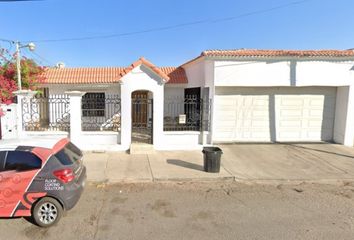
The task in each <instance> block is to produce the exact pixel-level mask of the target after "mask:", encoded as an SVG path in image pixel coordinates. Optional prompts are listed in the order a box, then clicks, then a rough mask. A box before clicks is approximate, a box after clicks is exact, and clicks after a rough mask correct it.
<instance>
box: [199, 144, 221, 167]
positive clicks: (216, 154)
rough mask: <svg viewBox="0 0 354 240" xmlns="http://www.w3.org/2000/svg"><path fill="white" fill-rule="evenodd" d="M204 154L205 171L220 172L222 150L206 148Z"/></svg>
mask: <svg viewBox="0 0 354 240" xmlns="http://www.w3.org/2000/svg"><path fill="white" fill-rule="evenodd" d="M202 152H203V154H204V171H206V172H212V173H218V172H220V161H221V154H222V150H221V149H220V148H218V147H204V148H203V151H202Z"/></svg>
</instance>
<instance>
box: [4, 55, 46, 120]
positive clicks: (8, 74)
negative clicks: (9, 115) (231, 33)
mask: <svg viewBox="0 0 354 240" xmlns="http://www.w3.org/2000/svg"><path fill="white" fill-rule="evenodd" d="M0 57H1V58H0V104H11V103H12V100H13V97H14V95H13V92H14V91H16V90H18V86H17V70H16V69H17V68H16V60H15V59H16V58H15V56H11V55H10V54H9V53H8V52H7V50H5V49H0ZM44 71H45V69H44V67H41V66H38V65H37V64H36V62H35V61H33V60H32V59H28V58H22V59H21V82H22V84H21V86H22V89H26V90H36V89H37V88H38V87H39V85H40V84H41V83H43V81H44V80H45V77H44V74H43V72H44ZM3 114H4V112H3V111H2V110H1V108H0V116H2V115H3Z"/></svg>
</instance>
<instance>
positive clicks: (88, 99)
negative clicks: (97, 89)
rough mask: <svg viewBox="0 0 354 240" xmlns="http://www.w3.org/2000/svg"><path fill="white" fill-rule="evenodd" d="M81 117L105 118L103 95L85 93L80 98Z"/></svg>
mask: <svg viewBox="0 0 354 240" xmlns="http://www.w3.org/2000/svg"><path fill="white" fill-rule="evenodd" d="M81 102H82V116H84V117H104V116H105V93H86V94H85V95H84V96H83V97H82V101H81Z"/></svg>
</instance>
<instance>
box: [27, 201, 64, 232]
mask: <svg viewBox="0 0 354 240" xmlns="http://www.w3.org/2000/svg"><path fill="white" fill-rule="evenodd" d="M62 214H63V207H62V206H61V205H60V203H59V202H58V201H57V200H55V199H53V198H49V197H45V198H42V199H41V200H39V201H38V202H37V203H36V205H35V206H34V208H33V212H32V217H33V220H34V222H35V224H37V225H38V226H40V227H50V226H53V225H54V224H56V223H57V222H58V221H59V219H60V218H61V216H62Z"/></svg>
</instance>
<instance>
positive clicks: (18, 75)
mask: <svg viewBox="0 0 354 240" xmlns="http://www.w3.org/2000/svg"><path fill="white" fill-rule="evenodd" d="M16 68H17V86H18V90H19V91H21V90H22V81H21V56H20V42H19V41H16Z"/></svg>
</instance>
